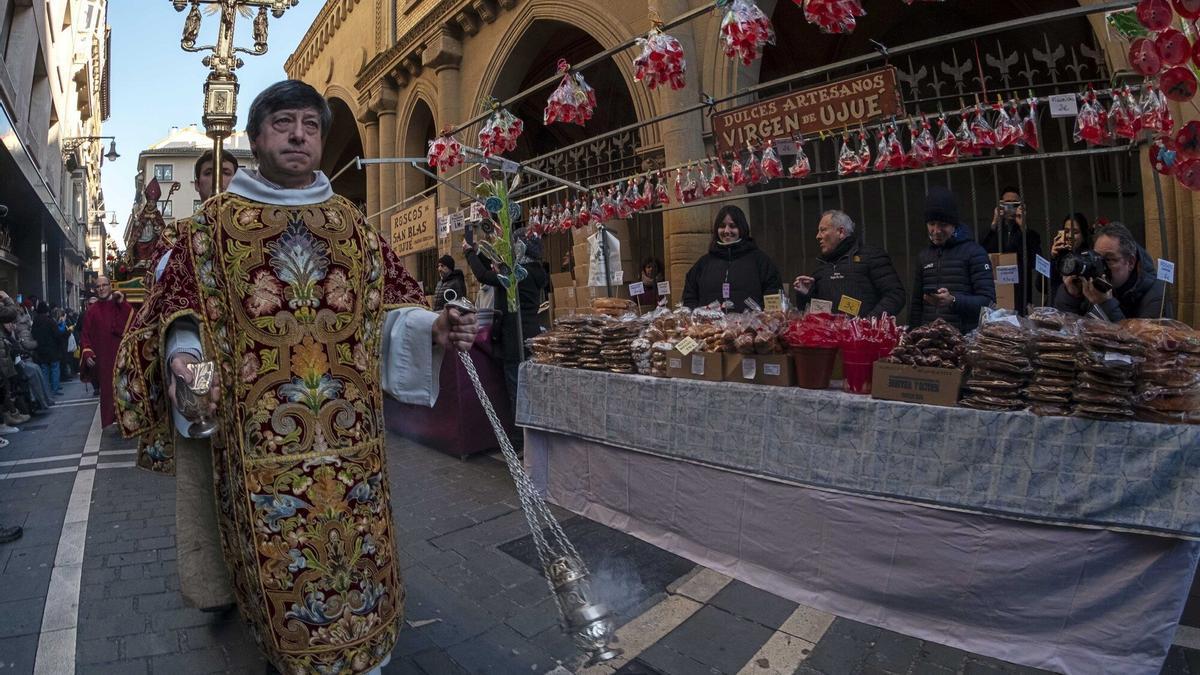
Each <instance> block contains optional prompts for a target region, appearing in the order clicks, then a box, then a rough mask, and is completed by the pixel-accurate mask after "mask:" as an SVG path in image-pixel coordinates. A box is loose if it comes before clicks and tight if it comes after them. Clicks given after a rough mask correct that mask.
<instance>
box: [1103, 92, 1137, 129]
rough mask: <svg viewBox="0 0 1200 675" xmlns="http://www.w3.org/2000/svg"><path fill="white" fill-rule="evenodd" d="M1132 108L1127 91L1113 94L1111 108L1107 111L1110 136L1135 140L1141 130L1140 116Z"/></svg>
mask: <svg viewBox="0 0 1200 675" xmlns="http://www.w3.org/2000/svg"><path fill="white" fill-rule="evenodd" d="M1134 106H1135V103H1134V102H1133V97H1132V96H1131V95H1129V92H1128V90H1126V91H1124V92H1115V93H1114V94H1113V100H1112V106H1111V107H1110V108H1109V110H1108V125H1109V133H1110V135H1112V136H1114V137H1116V138H1124V139H1128V140H1133V139H1135V138H1137V135H1138V133H1139V132H1140V131H1141V130H1142V116H1141V113H1140V112H1139V111H1138V110H1136V109H1135V107H1134Z"/></svg>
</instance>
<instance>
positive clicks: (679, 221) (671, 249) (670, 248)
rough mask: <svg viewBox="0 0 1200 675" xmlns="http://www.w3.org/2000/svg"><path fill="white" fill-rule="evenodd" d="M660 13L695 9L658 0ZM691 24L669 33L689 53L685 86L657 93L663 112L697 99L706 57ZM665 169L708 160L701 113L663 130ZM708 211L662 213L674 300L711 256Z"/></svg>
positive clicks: (679, 0) (676, 0)
mask: <svg viewBox="0 0 1200 675" xmlns="http://www.w3.org/2000/svg"><path fill="white" fill-rule="evenodd" d="M656 5H657V7H658V11H659V13H660V14H661V15H662V17H663V18H664V19H670V18H672V17H676V16H679V15H680V14H683V13H684V12H686V11H688V10H689V9H691V8H692V7H691V5H692V3H691V2H689V1H688V0H658V2H657V3H656ZM692 25H693V24H692V22H689V23H685V24H683V25H682V26H676V27H675V28H672V29H671V35H673V36H674V37H675V38H676V39H678V40H679V44H680V46H682V47H683V53H684V54H687V85H686V86H685V87H684V88H683V89H680V90H678V91H675V90H672V89H670V88H668V87H663V88H660V89H659V92H661V94H660V96H659V101H660V103H661V104H662V105H661V107H660V110H659V111H660V112H662V111H666V110H678V109H680V108H684V107H687V106H690V105H693V104H695V102H696V101H697V100H699V97H700V92H701V86H700V82H699V78H700V74H701V73H703V72H704V59H706V58H709V56H708V55H707V54H701V53H700V52H698V51H697V49H696V38H695V34H694V32H693V30H692ZM659 129H660V130H661V135H662V143H663V148H664V150H665V154H666V163H667V166H672V165H675V164H680V163H683V162H686V161H688V160H693V159H700V158H701V157H704V155H705V151H704V136H703V133H704V118H703V117H702V116H701V114H700V112H698V111H697V112H693V113H690V114H687V115H681V116H679V117H674V118H671V119H669V120H667V121H665V122H662V123H661V124H660V126H659ZM709 211H710V209H706V208H690V209H681V210H677V211H668V212H667V213H665V214H663V239H664V242H663V247H664V251H665V260H664V262H665V264H666V268H667V269H666V275H667V280H668V281H670V282H671V291H672V293H671V295H672V300H678V299H680V298H682V297H683V280H684V277H686V276H687V272H688V270H689V269H691V267H692V265H693V264H695V262H696V261H697V260H698V259H699V258H700V256H702V255H704V254H705V253H707V252H708V244H709V241H710V240H711V239H712V232H711V230H712V223H711V222H709V221H710V219H709Z"/></svg>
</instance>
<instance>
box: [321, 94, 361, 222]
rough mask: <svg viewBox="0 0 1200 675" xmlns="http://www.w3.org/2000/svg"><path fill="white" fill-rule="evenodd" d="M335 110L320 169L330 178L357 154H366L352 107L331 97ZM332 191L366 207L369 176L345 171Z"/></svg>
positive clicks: (358, 155) (358, 172)
mask: <svg viewBox="0 0 1200 675" xmlns="http://www.w3.org/2000/svg"><path fill="white" fill-rule="evenodd" d="M328 100H329V107H330V109H331V110H333V124H332V125H330V128H329V135H328V136H326V138H325V150H324V154H323V156H322V159H321V170H322V171H324V172H325V174H326V175H328V176H329V177H330V178H331V179H332V178H334V176H335V175H336V174H337V173H338V172H339V171H341V170H342V168H343V167H345V166H346V164H348V163H350V162H352V161H354V158H355V157H362V156H363V143H362V137H361V136H360V135H359V131H358V121H357V120H356V119H355V117H354V112H353V109H352V108H351V107H350V104H348V103H347V102H346V101H344V100H343V99H341V98H339V97H337V96H330V97H329V99H328ZM333 191H334V192H336V193H337V194H339V195H341V196H343V197H345V198H346V199H349V200H350V201H352V202H354V203H355V204H357V205H359V207H360V208H362V209H364V210H365V208H366V203H367V177H366V173H365V172H363V171H354V170H350V171H343V172H342V173H341V175H338V176H337V177H336V179H334V180H333Z"/></svg>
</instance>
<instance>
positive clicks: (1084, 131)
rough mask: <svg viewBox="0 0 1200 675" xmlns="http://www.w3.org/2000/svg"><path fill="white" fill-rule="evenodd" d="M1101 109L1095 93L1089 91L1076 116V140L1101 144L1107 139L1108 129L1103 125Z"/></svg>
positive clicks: (1090, 143) (1089, 143)
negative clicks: (1098, 106) (1097, 103)
mask: <svg viewBox="0 0 1200 675" xmlns="http://www.w3.org/2000/svg"><path fill="white" fill-rule="evenodd" d="M1101 123H1102V120H1101V119H1100V110H1099V109H1098V108H1097V106H1096V102H1095V95H1093V94H1091V93H1088V95H1087V96H1085V97H1084V101H1083V105H1081V106H1079V114H1078V115H1076V117H1075V142H1076V143H1087V144H1088V145H1099V144H1101V143H1103V142H1104V141H1105V138H1106V136H1107V133H1106V132H1107V130H1106V129H1105V128H1104V127H1103V126H1101Z"/></svg>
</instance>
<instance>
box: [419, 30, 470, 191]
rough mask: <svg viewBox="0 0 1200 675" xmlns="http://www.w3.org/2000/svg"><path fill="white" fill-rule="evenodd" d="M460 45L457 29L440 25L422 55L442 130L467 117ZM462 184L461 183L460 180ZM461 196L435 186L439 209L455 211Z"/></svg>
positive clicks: (464, 141)
mask: <svg viewBox="0 0 1200 675" xmlns="http://www.w3.org/2000/svg"><path fill="white" fill-rule="evenodd" d="M462 53H463V45H462V39H460V38H459V37H458V32H457V30H456V29H455V28H454V27H452V26H449V25H446V26H442V27H441V28H439V29H438V30H437V31H436V32H434V34H433V36H432V37H431V38H430V40H429V42H428V44H426V46H425V51H424V52H422V53H421V65H422V67H425V68H432V69H433V72H434V74H435V75H436V77H437V86H438V102H437V106H438V107H437V111H436V112H435V113H434V114H435V115H436V116H437V120H436V121H435V125H434V126H435V127H436V128H437V129H438V130H439V131H440V130H441V129H442V128H444V127H446V126H449V125H452V124H457V123H459V122H461V121H463V120H464V119H465V118H466V116H465V115H463V111H462V108H461V105H460V101H461V94H462V92H461V91H460V88H461V80H462V78H461V76H460V73H459V64H461V63H462ZM461 140H462V142H463V143H465V144H468V145H474V144H475V143H474V141H472V140H471V139H467V138H463V139H461ZM459 182H460V183H461V181H459ZM459 198H460V195H459V194H458V193H457V192H455V191H454V190H452V189H450V188H449V187H448V186H446V185H440V186H438V208H439V209H447V210H449V211H456V210H458V204H459V201H460V199H459Z"/></svg>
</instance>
